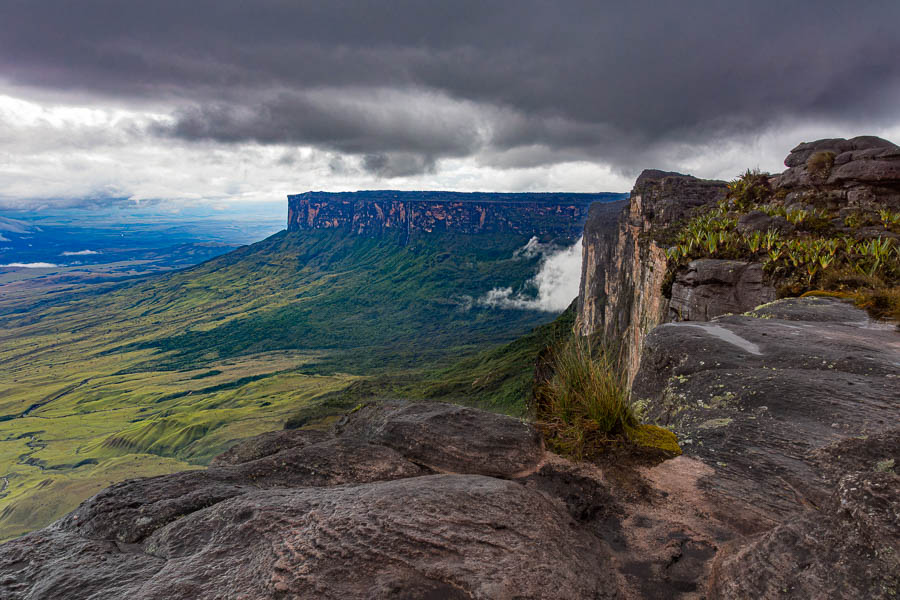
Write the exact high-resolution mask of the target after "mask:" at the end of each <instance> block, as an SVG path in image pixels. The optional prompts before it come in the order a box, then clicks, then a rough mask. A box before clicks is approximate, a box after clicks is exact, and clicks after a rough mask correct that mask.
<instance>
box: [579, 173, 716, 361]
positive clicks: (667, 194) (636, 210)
mask: <svg viewBox="0 0 900 600" xmlns="http://www.w3.org/2000/svg"><path fill="white" fill-rule="evenodd" d="M725 191H726V187H725V183H724V182H721V181H706V180H703V179H697V178H696V177H691V176H689V175H682V174H680V173H668V172H664V171H650V170H648V171H644V172H643V173H641V175H640V176H639V177H638V179H637V181H636V182H635V185H634V189H633V190H632V192H631V199H630V201H629V204H628V208H627V209H626V210H625V211H624V212H623V213H622V214H621V216H620V218H619V221H618V223H617V227H616V229H615V230H611V229H610V227H609V222H608V218H606V216H605V215H600V214H594V213H592V214H590V215H589V216H588V220H587V222H586V223H585V230H584V231H585V233H584V241H583V251H582V266H581V269H582V270H581V287H580V290H579V295H578V312H577V317H576V330H577V331H578V332H579V333H581V334H582V335H591V334H595V333H601V334H603V335H605V336H606V337H608V338H610V339H616V340H622V341H623V351H624V353H625V360H626V363H627V368H628V372H629V375H630V376H631V377H633V376H634V374H635V373H636V372H637V367H638V363H639V361H640V355H641V347H642V343H643V339H644V335H645V334H646V333H647V332H648V331H650V330H651V329H652V328H653V327H655V326H656V325H658V324H659V323H662V322H663V321H664V320H665V318H666V315H667V313H668V302H667V300H666V298H665V297H663V295H662V284H663V280H664V278H665V274H666V253H665V248H663V247H660V246H659V245H658V244H657V243H656V242H655V241H654V240H653V238H652V237H651V236H650V235H649V234H650V233H651V232H655V231H658V230H660V229H662V228H664V227H666V226H668V225H672V224H674V223H676V222H678V221H679V220H681V219H684V218H686V217H687V216H688V215H689V214H690V212H691V211H692V210H693V209H695V208H696V207H698V206H705V205H708V204H714V203H715V202H716V201H718V200H720V199H722V198H723V197H724V196H725Z"/></svg>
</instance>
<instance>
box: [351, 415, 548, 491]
mask: <svg viewBox="0 0 900 600" xmlns="http://www.w3.org/2000/svg"><path fill="white" fill-rule="evenodd" d="M338 431H340V433H341V434H342V435H344V436H347V437H352V438H355V439H362V440H366V441H368V442H370V443H372V444H379V445H381V446H386V447H388V448H392V449H393V450H395V451H397V452H399V453H400V454H401V455H402V456H404V457H405V458H407V459H408V460H411V461H413V462H415V463H417V464H421V465H424V466H426V467H428V468H430V469H433V470H436V471H440V472H451V473H476V474H479V475H490V476H493V477H514V476H516V475H517V474H520V473H523V472H528V471H530V470H532V469H534V467H535V466H536V465H537V464H538V462H539V461H540V459H541V456H542V455H543V454H544V449H543V441H542V439H541V436H540V434H539V433H538V432H537V430H535V429H534V427H532V426H531V425H529V424H527V423H524V422H522V421H518V420H516V419H511V418H509V417H505V416H502V415H496V414H492V413H485V412H484V411H480V410H476V409H473V408H468V407H465V406H458V405H456V404H445V403H438V402H428V403H415V404H409V403H382V404H377V405H370V406H366V407H364V408H362V409H360V410H359V411H357V412H356V413H354V414H353V415H352V416H351V418H349V419H347V420H346V422H344V423H341V424H340V425H338Z"/></svg>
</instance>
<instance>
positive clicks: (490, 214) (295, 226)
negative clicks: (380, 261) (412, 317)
mask: <svg viewBox="0 0 900 600" xmlns="http://www.w3.org/2000/svg"><path fill="white" fill-rule="evenodd" d="M620 197H621V194H568V193H535V194H485V193H460V192H401V191H394V190H385V191H367V192H340V193H328V192H306V193H304V194H296V195H290V196H288V231H297V230H302V229H340V230H343V231H347V232H352V233H355V234H357V235H366V236H377V235H382V234H384V233H385V232H391V231H394V232H398V233H399V234H401V235H403V236H407V237H408V236H410V235H414V234H421V233H432V232H438V231H454V232H456V233H482V232H506V233H516V234H522V235H549V236H559V235H563V236H572V235H577V234H578V233H579V232H580V230H581V227H582V225H583V223H584V220H585V218H586V217H587V213H588V207H589V206H590V204H591V203H592V202H609V201H611V200H615V199H618V198H620Z"/></svg>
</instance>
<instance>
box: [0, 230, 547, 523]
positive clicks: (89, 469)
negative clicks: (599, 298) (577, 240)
mask: <svg viewBox="0 0 900 600" xmlns="http://www.w3.org/2000/svg"><path fill="white" fill-rule="evenodd" d="M525 242H527V239H524V238H523V237H522V236H509V235H498V236H493V237H492V236H477V237H466V236H445V237H434V238H428V239H421V240H411V241H409V243H407V244H401V243H400V242H399V241H398V240H395V239H384V238H381V239H371V238H362V237H356V236H347V235H346V234H343V233H340V232H306V233H304V234H302V235H300V234H286V233H281V234H277V235H275V236H272V237H270V238H268V239H266V240H264V241H262V242H259V243H257V244H254V245H253V246H248V247H243V248H240V249H238V250H236V251H234V252H231V253H229V254H227V255H223V256H219V257H217V258H215V259H213V260H210V261H208V262H206V263H202V264H200V265H196V266H194V267H191V268H189V269H185V270H183V271H177V272H169V273H164V274H161V275H156V276H148V277H141V278H137V279H133V280H130V281H128V282H122V283H116V284H108V283H107V284H103V285H98V286H96V287H93V288H85V289H83V290H81V291H79V292H76V293H72V294H49V295H47V296H46V297H43V298H41V299H40V300H36V301H30V302H29V303H26V304H27V306H28V308H27V310H23V309H22V306H23V303H22V301H21V298H19V297H16V298H15V299H13V300H11V301H8V302H5V301H4V299H3V298H0V487H2V491H0V538H6V537H9V536H13V535H17V534H18V533H21V532H24V531H27V530H28V529H33V528H37V527H40V526H43V525H45V524H47V523H48V522H49V521H50V520H52V519H53V518H55V517H56V516H59V515H60V514H62V513H64V512H66V511H67V510H71V509H72V508H74V507H75V505H76V504H77V503H78V502H80V501H81V500H83V499H85V498H86V497H88V496H89V495H90V494H92V493H94V492H96V491H97V490H98V489H100V488H101V487H102V486H103V485H106V484H108V483H110V482H112V481H115V480H116V479H115V478H116V477H118V478H119V479H124V478H127V477H138V476H144V475H151V474H156V473H161V472H168V471H172V470H178V469H181V468H185V467H186V466H189V465H203V464H205V463H207V462H208V461H209V460H210V459H211V458H212V457H213V456H215V455H216V454H218V453H219V452H221V451H223V450H224V449H226V448H227V447H229V446H230V445H232V444H233V443H235V442H236V441H237V440H240V439H243V438H246V437H249V436H253V435H257V434H259V433H263V432H266V431H271V430H275V429H280V428H281V427H283V425H284V423H285V422H286V421H287V420H288V419H289V418H291V417H292V416H294V415H295V414H296V413H297V412H298V411H302V410H303V409H304V408H305V407H312V409H313V410H311V411H309V412H308V414H309V415H312V418H311V419H309V420H308V422H307V423H306V425H307V426H310V425H312V426H323V424H325V423H327V422H328V421H329V419H332V418H334V416H335V415H336V414H339V413H340V411H341V410H343V408H344V406H345V404H346V403H345V402H344V401H343V400H342V399H340V398H338V396H339V395H340V392H341V391H342V390H344V389H345V388H347V387H348V386H350V385H351V384H354V385H359V384H360V383H361V382H363V381H370V380H376V379H377V380H379V381H381V380H380V379H379V378H380V377H382V376H383V375H385V374H388V375H391V374H394V373H398V372H403V373H408V374H409V378H410V381H411V382H412V383H408V382H406V383H404V384H403V385H402V386H400V388H402V391H404V393H406V395H408V396H410V397H436V398H442V399H452V400H454V401H462V402H470V403H479V402H481V403H484V404H485V405H489V406H490V407H492V408H493V409H495V410H501V411H503V412H512V413H515V414H521V412H522V411H523V410H524V408H523V407H524V401H525V396H526V394H527V392H528V389H529V386H530V367H531V365H532V359H531V356H530V354H529V353H530V352H531V349H530V346H529V349H524V350H523V349H522V348H519V347H518V346H513V347H511V348H508V349H506V350H502V351H500V352H499V353H493V354H491V355H489V356H488V355H485V356H483V357H482V358H480V359H477V360H475V361H474V362H470V363H467V365H465V366H463V367H462V368H461V369H460V368H457V369H456V370H450V371H448V370H447V369H451V365H453V364H454V363H455V362H457V361H458V360H459V359H460V358H463V357H465V356H467V355H473V354H475V353H477V352H479V351H483V350H484V349H485V348H488V347H496V346H502V345H503V343H505V342H510V341H511V340H513V339H515V338H517V337H519V336H520V335H522V334H524V333H527V332H528V331H529V330H531V329H532V328H533V327H535V326H536V325H539V324H541V323H544V322H546V321H549V320H551V319H552V317H551V316H550V315H547V314H545V313H536V312H530V311H517V310H500V309H488V308H485V307H480V306H477V303H473V299H475V298H478V297H479V296H480V295H481V294H483V293H486V292H487V291H488V290H490V289H492V288H493V287H496V286H513V287H515V286H518V285H521V284H522V283H523V282H524V281H526V280H527V279H528V278H529V277H531V276H532V275H533V274H534V272H535V270H536V265H537V261H538V260H539V259H537V258H533V257H532V258H522V257H519V258H517V257H515V256H514V253H515V250H516V249H518V248H520V247H521V246H522V245H524V243H525ZM526 350H527V351H526ZM512 371H515V373H514V374H512ZM423 374H425V379H424V381H425V382H424V383H419V382H421V381H423ZM470 375H471V376H472V377H475V378H477V380H478V381H477V382H476V383H475V385H474V386H472V385H471V382H470V381H469V380H468V378H469V376H470ZM398 389H399V388H398ZM482 397H483V398H482ZM336 398H337V399H336ZM478 398H481V400H479V399H478ZM132 458H133V459H134V460H130V459H132ZM126 459H128V460H126ZM129 460H130V462H129ZM98 482H102V484H101V483H98ZM50 490H52V494H54V495H55V496H56V497H57V498H56V499H54V500H52V502H51V500H50V499H49V495H50V494H51V492H50ZM29 511H30V512H29ZM29 514H30V515H31V516H28V515H29ZM4 515H5V516H4Z"/></svg>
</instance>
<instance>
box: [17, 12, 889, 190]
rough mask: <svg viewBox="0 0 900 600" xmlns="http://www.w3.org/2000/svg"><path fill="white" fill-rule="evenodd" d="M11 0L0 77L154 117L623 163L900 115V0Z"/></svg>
mask: <svg viewBox="0 0 900 600" xmlns="http://www.w3.org/2000/svg"><path fill="white" fill-rule="evenodd" d="M741 4H743V6H739V5H738V3H736V2H722V1H716V2H696V1H682V2H669V3H660V2H630V3H621V2H616V3H601V2H597V1H579V2H543V1H533V0H517V1H510V2H505V3H500V2H483V1H477V2H474V1H473V2H469V1H460V0H458V1H455V2H450V3H436V2H421V1H418V0H415V1H413V0H411V1H408V2H394V1H389V0H384V1H382V2H374V3H373V2H366V3H363V2H341V1H334V0H332V1H330V2H308V3H304V2H287V1H285V2H267V1H256V2H244V1H238V0H216V1H215V2H207V1H192V2H183V1H178V2H173V1H166V0H157V1H154V2H152V3H151V2H142V3H122V2H120V1H118V0H116V1H86V2H78V3H75V2H69V1H56V2H54V1H43V2H33V1H28V0H25V1H7V2H5V3H4V4H3V6H2V8H0V23H2V24H0V77H2V78H4V79H6V80H8V81H9V82H11V83H13V84H17V85H22V86H29V87H36V88H42V89H45V90H48V91H56V92H62V93H77V94H80V95H85V94H87V95H93V96H97V97H98V99H104V98H109V97H115V98H118V99H120V100H124V101H128V102H133V103H142V102H146V103H151V104H154V105H164V106H168V107H170V110H171V112H172V115H173V116H174V120H173V121H172V122H171V123H164V124H160V125H158V126H157V127H156V128H154V129H153V131H154V132H155V133H156V134H157V135H167V136H175V137H178V138H182V139H187V140H214V141H220V142H226V143H227V142H241V141H248V140H252V141H256V142H260V143H286V144H310V145H314V146H318V147H323V148H328V149H333V150H337V151H339V152H342V153H348V154H354V155H357V156H359V157H361V159H362V164H363V166H364V167H365V168H367V169H369V170H371V171H372V172H375V173H380V174H385V175H394V174H409V173H414V172H421V171H423V170H424V171H427V170H430V169H433V168H434V165H435V161H436V160H437V159H439V158H442V157H461V156H470V155H478V156H479V160H481V161H482V162H485V161H486V162H490V163H491V164H494V165H497V166H501V167H504V166H523V165H525V166H528V165H535V164H545V163H552V162H554V161H559V160H569V159H575V158H588V159H596V160H600V161H607V162H611V163H613V164H614V165H616V166H618V167H620V168H625V169H628V168H630V167H632V166H634V165H638V164H639V163H640V162H641V161H642V160H644V158H645V157H646V156H647V155H648V154H652V153H653V152H654V150H655V149H659V148H663V147H665V145H666V144H668V143H672V142H676V141H678V142H688V143H697V144H703V143H707V142H710V141H713V140H716V139H722V138H725V137H727V136H732V135H735V134H745V133H752V132H754V131H759V130H761V129H763V128H765V127H769V126H772V125H773V124H777V123H780V122H783V121H784V120H785V119H798V118H802V119H809V120H819V121H822V122H841V123H848V122H850V123H858V124H859V126H860V127H861V128H865V127H879V126H889V125H894V124H896V123H897V120H898V117H900V108H898V103H897V98H898V97H900V63H898V61H897V56H900V36H898V35H897V34H896V26H897V23H900V2H896V0H889V1H873V2H865V3H855V4H854V3H847V2H832V1H818V2H791V3H785V2H781V1H779V2H747V3H741Z"/></svg>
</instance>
